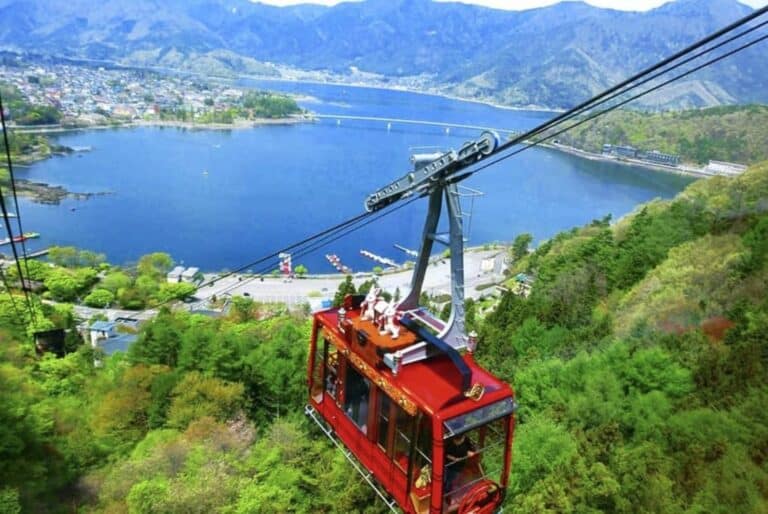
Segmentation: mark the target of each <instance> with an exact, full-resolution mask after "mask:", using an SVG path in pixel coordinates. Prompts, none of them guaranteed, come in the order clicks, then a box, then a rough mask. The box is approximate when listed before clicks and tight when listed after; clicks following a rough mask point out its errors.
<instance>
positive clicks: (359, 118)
mask: <svg viewBox="0 0 768 514" xmlns="http://www.w3.org/2000/svg"><path fill="white" fill-rule="evenodd" d="M313 118H315V119H320V120H336V125H341V122H342V120H357V121H375V122H381V123H384V124H386V127H387V130H391V129H392V124H393V123H395V124H396V123H400V124H404V125H426V126H432V127H442V128H444V129H445V133H446V134H450V129H452V128H454V129H456V128H459V129H469V130H493V131H495V132H498V133H499V134H507V135H510V136H515V135H519V134H522V132H520V131H519V130H510V129H504V128H495V127H483V126H481V125H464V124H461V123H448V122H442V121H430V120H406V119H402V118H382V117H379V116H348V115H341V114H315V115H314V116H313Z"/></svg>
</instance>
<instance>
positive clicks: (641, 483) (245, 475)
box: [0, 163, 768, 514]
mask: <svg viewBox="0 0 768 514" xmlns="http://www.w3.org/2000/svg"><path fill="white" fill-rule="evenodd" d="M514 271H515V272H518V271H526V272H528V273H530V274H531V275H532V276H533V277H534V285H533V291H532V293H531V295H530V297H529V298H527V299H524V298H521V297H517V296H514V295H512V294H507V295H506V296H504V297H503V298H502V299H501V301H500V302H499V304H498V305H497V306H496V307H495V308H494V309H493V310H492V311H490V312H489V313H486V314H484V315H483V314H481V313H480V312H479V309H476V306H475V308H472V309H470V312H469V316H468V319H469V320H470V321H471V323H473V324H474V328H476V329H477V330H479V332H480V334H481V343H480V349H479V358H480V359H481V360H482V361H483V362H484V363H485V364H486V365H487V366H488V367H489V368H490V369H491V370H493V371H494V372H495V373H497V374H499V375H501V376H502V377H503V378H505V379H506V380H509V381H510V382H511V383H513V384H514V386H515V388H516V391H517V395H518V401H519V403H520V410H519V412H518V421H519V424H518V429H517V434H516V440H515V449H514V465H513V472H512V480H511V491H510V494H509V495H508V498H507V500H506V505H505V511H507V512H520V513H531V512H707V513H709V512H723V513H729V514H730V513H735V512H739V513H742V512H743V513H749V512H754V513H758V512H765V511H766V510H768V487H767V486H766V484H768V460H767V457H768V413H767V412H766V410H765V405H766V404H768V380H767V379H768V374H767V373H766V365H767V364H768V351H767V350H766V344H767V343H766V341H768V300H766V296H768V295H766V282H767V281H768V163H763V164H760V165H757V166H754V167H753V168H751V169H750V170H749V171H748V172H747V173H746V174H745V175H743V176H742V177H740V178H738V179H732V180H727V179H722V178H713V179H710V180H706V181H699V182H696V183H694V184H692V185H691V186H690V187H688V188H687V189H686V190H685V191H684V192H683V193H682V194H680V195H679V196H678V197H677V198H675V199H674V200H671V201H664V202H661V201H659V202H654V203H651V204H648V205H645V206H642V207H641V208H640V209H638V211H637V212H636V213H635V214H633V215H631V216H628V217H627V218H625V219H623V220H621V221H619V222H618V223H616V224H614V225H611V224H610V223H609V219H608V218H607V217H606V218H605V219H602V220H596V221H595V222H593V223H592V224H590V225H588V226H586V227H582V228H576V229H573V230H572V231H570V232H566V233H562V234H560V235H558V236H557V237H555V238H554V239H552V240H551V241H548V242H546V243H544V244H542V245H541V246H540V247H539V248H538V249H537V250H536V251H535V252H533V253H532V254H529V255H527V256H525V257H523V258H521V259H520V260H519V261H518V262H516V263H515V270H514ZM16 301H17V302H18V303H19V304H21V298H20V297H16ZM36 305H37V309H38V310H39V312H40V314H41V315H44V316H45V318H46V321H45V322H44V323H43V322H41V321H38V323H37V326H44V327H47V326H54V325H55V326H59V327H71V326H73V323H74V321H73V318H72V312H71V309H70V308H69V307H66V306H58V307H55V308H54V307H52V306H50V305H49V304H36ZM23 321H24V320H23V319H20V318H19V317H18V316H16V315H15V313H14V311H13V307H12V305H11V304H10V300H9V297H8V295H2V296H0V325H2V327H3V335H2V345H0V512H19V511H20V510H21V509H22V508H23V509H24V511H29V512H74V511H78V510H79V509H81V510H82V511H87V512H109V513H117V512H131V513H139V512H141V513H144V512H147V513H149V512H158V513H160V512H162V513H173V512H179V513H190V512H201V513H202V512H206V513H208V512H225V513H250V512H308V513H309V512H312V513H314V512H339V513H341V512H344V513H346V512H380V511H382V510H383V505H382V504H381V503H380V502H377V501H376V500H375V497H374V496H373V495H372V494H371V493H370V492H369V491H368V489H367V488H366V486H364V485H363V483H362V480H361V479H360V478H359V477H358V476H357V475H356V474H355V472H354V471H353V469H352V468H351V467H350V466H349V465H348V464H347V463H346V461H345V459H344V457H343V456H342V455H341V454H340V453H339V452H338V451H337V450H334V449H333V447H332V446H331V445H330V444H329V443H328V442H326V440H325V439H324V436H322V435H321V434H319V433H318V432H317V431H316V430H314V429H313V428H312V427H311V426H310V425H309V423H308V422H307V421H305V420H304V419H303V416H302V414H301V412H302V405H303V403H304V395H305V392H304V380H305V378H304V377H305V371H304V368H305V358H306V350H307V340H308V332H309V330H308V329H309V323H308V319H307V317H306V316H305V315H300V314H288V313H286V312H285V311H284V310H283V309H282V308H279V307H275V306H263V305H257V304H254V303H252V302H251V301H249V300H246V299H243V300H242V301H238V302H237V303H236V304H235V308H234V309H233V310H232V311H231V312H230V314H229V316H228V317H227V318H226V319H220V320H216V319H211V318H207V317H203V316H199V315H189V314H186V313H172V312H169V311H164V312H163V313H161V314H160V315H159V316H158V317H157V318H156V319H155V320H154V321H152V322H150V323H149V324H147V325H146V326H145V327H144V328H143V329H142V330H141V332H140V335H139V340H138V341H137V342H136V343H135V344H134V346H133V347H132V349H131V351H130V352H129V354H128V355H121V354H117V355H115V356H113V357H111V358H108V359H103V366H101V367H95V366H94V354H93V351H92V350H91V349H90V347H89V346H87V345H83V344H82V342H81V341H78V340H77V338H75V337H69V338H68V340H67V346H68V348H69V350H70V352H71V353H69V354H68V355H67V356H66V357H64V358H60V359H57V358H55V357H53V356H46V357H44V358H42V359H41V358H38V357H36V356H35V355H34V351H33V345H32V343H31V342H30V341H29V338H28V333H27V332H26V330H25V327H24V324H23Z"/></svg>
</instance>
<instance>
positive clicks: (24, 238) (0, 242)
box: [0, 232, 40, 246]
mask: <svg viewBox="0 0 768 514" xmlns="http://www.w3.org/2000/svg"><path fill="white" fill-rule="evenodd" d="M38 237H40V234H38V233H37V232H29V233H27V234H23V235H21V236H16V237H14V238H13V239H11V238H10V237H6V238H5V239H0V246H3V245H8V244H11V242H14V243H21V242H24V241H27V240H28V239H36V238H38Z"/></svg>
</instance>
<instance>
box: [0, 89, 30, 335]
mask: <svg viewBox="0 0 768 514" xmlns="http://www.w3.org/2000/svg"><path fill="white" fill-rule="evenodd" d="M0 122H2V128H3V140H4V142H5V154H6V158H7V161H8V166H9V168H8V171H9V176H10V179H11V185H12V187H13V188H14V189H15V186H14V185H13V175H11V174H10V171H11V169H12V166H11V149H10V146H9V144H8V129H7V127H6V125H5V111H4V107H3V105H2V97H1V96H0ZM14 196H15V193H14ZM0 211H1V212H2V214H3V222H4V224H5V230H6V231H7V232H8V240H9V242H10V244H11V252H12V253H13V260H14V261H15V262H16V270H17V271H18V273H19V280H20V281H21V290H22V291H23V292H24V300H25V303H26V306H27V309H28V310H29V320H30V322H32V320H34V316H35V315H34V310H33V309H32V301H31V300H30V298H29V292H28V291H27V287H26V284H25V283H24V273H22V271H21V261H20V260H19V254H18V251H17V250H16V242H15V241H14V240H13V230H12V229H11V222H10V218H9V216H8V209H7V207H6V205H5V196H4V195H3V191H2V188H1V187H0ZM17 219H18V213H17ZM19 236H20V238H21V239H22V244H23V238H24V234H19ZM8 294H11V292H10V289H9V290H8Z"/></svg>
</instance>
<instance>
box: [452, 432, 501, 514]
mask: <svg viewBox="0 0 768 514" xmlns="http://www.w3.org/2000/svg"><path fill="white" fill-rule="evenodd" d="M506 422H507V419H506V418H500V419H496V420H494V421H491V422H490V423H486V424H484V425H480V426H475V427H474V428H471V429H470V430H463V431H460V432H459V433H458V434H457V435H454V436H452V437H449V438H448V439H446V441H445V446H444V454H445V472H444V474H443V477H444V478H443V480H444V483H443V494H444V497H443V498H444V503H445V509H446V510H450V509H452V508H454V507H457V506H458V505H459V503H461V500H462V499H463V498H464V496H465V495H467V494H468V493H469V492H470V491H472V489H473V488H475V487H478V486H481V484H482V483H484V482H487V481H492V482H495V483H497V484H498V483H500V482H501V474H502V472H503V470H504V448H505V443H506Z"/></svg>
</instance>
